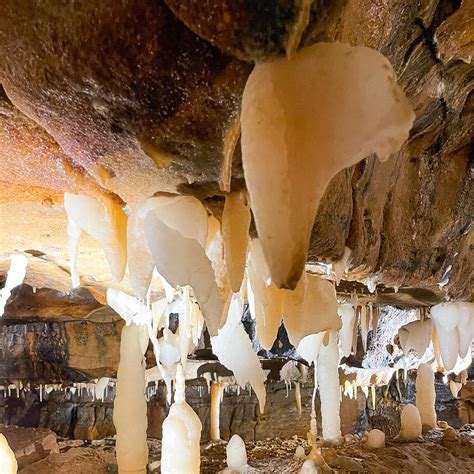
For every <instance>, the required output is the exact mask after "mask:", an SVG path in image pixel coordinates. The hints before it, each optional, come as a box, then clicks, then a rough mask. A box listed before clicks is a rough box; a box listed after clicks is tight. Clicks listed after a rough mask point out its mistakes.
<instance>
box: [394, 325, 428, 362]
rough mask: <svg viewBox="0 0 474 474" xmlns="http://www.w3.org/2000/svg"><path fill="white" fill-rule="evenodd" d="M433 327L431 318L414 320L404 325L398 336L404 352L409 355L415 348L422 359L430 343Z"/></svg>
mask: <svg viewBox="0 0 474 474" xmlns="http://www.w3.org/2000/svg"><path fill="white" fill-rule="evenodd" d="M432 328H433V324H432V322H431V319H425V320H424V321H412V322H411V323H408V324H405V325H404V326H402V327H401V328H400V329H399V330H398V337H399V339H400V345H401V346H402V349H403V352H404V354H405V355H408V353H409V352H410V350H411V349H413V350H414V351H416V353H417V354H418V358H420V359H421V358H422V357H423V355H424V353H425V352H426V349H427V348H428V346H429V345H430V341H431V332H432Z"/></svg>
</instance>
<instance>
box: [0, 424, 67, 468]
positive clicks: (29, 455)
mask: <svg viewBox="0 0 474 474" xmlns="http://www.w3.org/2000/svg"><path fill="white" fill-rule="evenodd" d="M0 433H1V434H3V435H4V436H5V438H7V441H8V444H9V445H10V447H11V448H12V450H13V452H14V453H15V458H16V460H17V462H18V468H19V469H21V468H23V467H25V466H27V465H28V464H32V463H34V462H36V461H39V460H40V459H43V458H45V457H46V456H48V455H49V454H53V453H58V452H59V446H58V443H57V442H56V433H54V432H53V431H51V430H48V429H44V428H22V427H19V426H4V425H0Z"/></svg>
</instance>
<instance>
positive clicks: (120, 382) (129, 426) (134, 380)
mask: <svg viewBox="0 0 474 474" xmlns="http://www.w3.org/2000/svg"><path fill="white" fill-rule="evenodd" d="M143 331H146V328H144V327H143V326H137V325H136V324H133V323H132V324H130V325H129V326H124V327H123V329H122V337H121V340H120V362H119V367H118V371H117V385H116V395H115V401H114V417H113V418H114V425H115V428H116V430H117V438H116V448H115V450H116V455H117V463H118V466H119V473H120V474H125V473H134V474H145V473H146V469H147V463H148V446H147V442H146V430H147V407H146V400H145V396H144V393H145V364H144V360H143V354H144V352H145V350H146V348H145V350H143V347H140V337H141V335H140V333H141V332H143Z"/></svg>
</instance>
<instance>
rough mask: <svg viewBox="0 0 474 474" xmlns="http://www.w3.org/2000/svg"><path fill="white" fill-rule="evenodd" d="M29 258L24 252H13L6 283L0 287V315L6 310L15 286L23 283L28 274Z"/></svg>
mask: <svg viewBox="0 0 474 474" xmlns="http://www.w3.org/2000/svg"><path fill="white" fill-rule="evenodd" d="M27 265H28V259H27V258H26V256H25V255H23V254H20V253H19V254H13V255H12V256H11V257H10V268H9V270H8V273H7V279H6V281H5V285H4V287H3V288H2V289H0V317H2V316H3V313H4V312H5V306H6V304H7V301H8V298H10V295H11V294H12V290H13V288H15V287H16V286H18V285H21V284H22V283H23V280H24V279H25V275H26V267H27Z"/></svg>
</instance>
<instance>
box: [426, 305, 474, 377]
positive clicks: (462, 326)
mask: <svg viewBox="0 0 474 474" xmlns="http://www.w3.org/2000/svg"><path fill="white" fill-rule="evenodd" d="M430 313H431V318H432V319H433V322H434V326H435V330H436V337H437V340H438V345H439V351H440V353H441V359H442V361H443V366H444V368H445V369H446V370H448V371H450V370H452V369H453V368H454V366H455V365H456V361H457V358H458V355H461V357H463V355H464V356H465V355H466V354H467V352H468V350H469V346H470V344H471V341H472V338H473V337H474V303H462V302H459V303H440V304H437V305H436V306H433V307H432V308H431V311H430Z"/></svg>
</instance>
